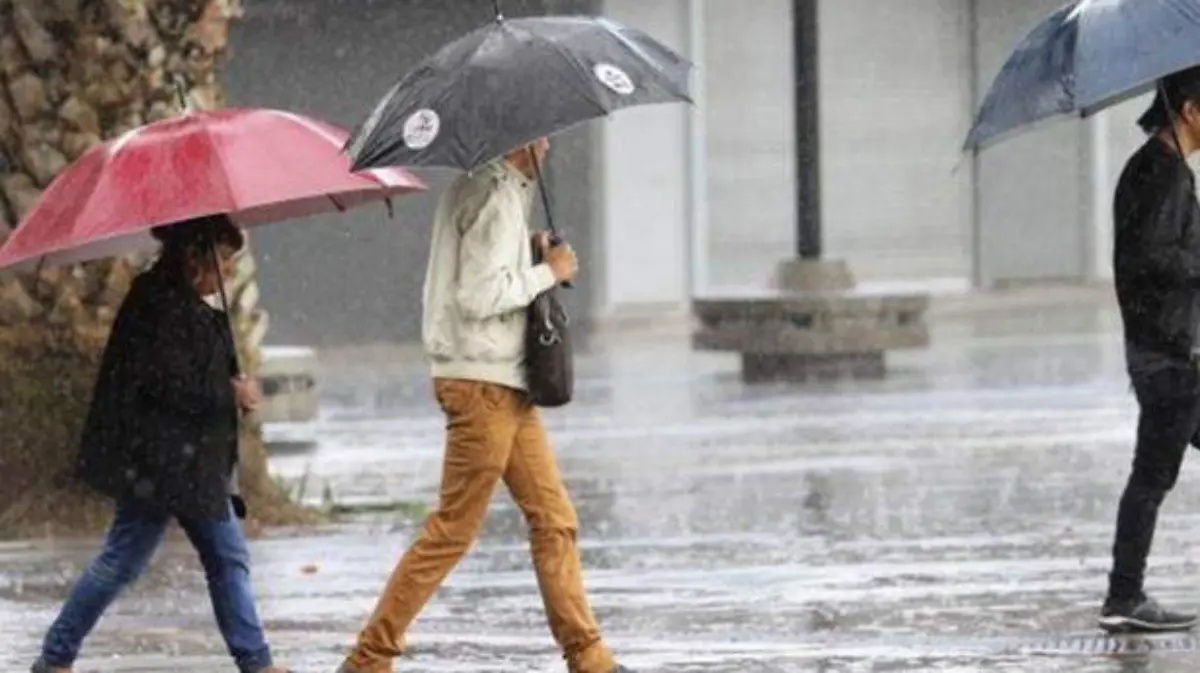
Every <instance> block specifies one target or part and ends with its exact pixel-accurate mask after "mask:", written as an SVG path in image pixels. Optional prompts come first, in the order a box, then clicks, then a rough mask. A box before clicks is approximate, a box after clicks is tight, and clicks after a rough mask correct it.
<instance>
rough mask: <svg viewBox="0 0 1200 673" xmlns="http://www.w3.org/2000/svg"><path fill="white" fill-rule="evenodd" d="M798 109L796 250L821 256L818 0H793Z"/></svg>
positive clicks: (806, 255) (804, 255) (808, 255)
mask: <svg viewBox="0 0 1200 673" xmlns="http://www.w3.org/2000/svg"><path fill="white" fill-rule="evenodd" d="M792 29H793V31H794V35H793V47H792V51H793V58H794V67H795V89H796V92H795V98H796V102H795V109H796V253H797V254H798V255H799V256H800V259H813V260H815V259H820V258H821V252H822V240H821V142H820V141H821V138H820V134H821V119H820V107H819V105H818V103H819V96H820V93H821V92H820V90H819V88H818V81H817V76H818V73H817V64H818V61H817V58H818V49H817V38H818V34H817V33H818V28H817V0H792Z"/></svg>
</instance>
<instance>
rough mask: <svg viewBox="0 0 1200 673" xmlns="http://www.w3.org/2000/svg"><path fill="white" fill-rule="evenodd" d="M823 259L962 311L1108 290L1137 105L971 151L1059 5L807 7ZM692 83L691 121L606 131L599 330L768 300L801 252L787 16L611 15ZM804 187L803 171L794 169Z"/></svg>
mask: <svg viewBox="0 0 1200 673" xmlns="http://www.w3.org/2000/svg"><path fill="white" fill-rule="evenodd" d="M811 1H812V2H816V3H817V12H818V14H817V16H818V19H817V21H818V24H817V25H818V26H819V34H820V39H819V41H818V45H819V46H818V55H819V56H818V71H817V72H818V76H819V82H820V86H819V91H820V100H819V105H820V121H821V131H820V170H821V178H820V179H821V185H822V186H821V213H822V222H823V239H824V251H825V255H826V256H827V257H830V258H842V259H846V260H848V261H849V262H850V263H851V268H852V270H853V271H854V273H855V274H856V276H857V277H858V279H859V281H860V283H864V284H873V283H881V284H883V283H891V282H903V283H905V284H915V285H918V286H926V287H929V288H930V289H948V290H951V291H958V290H969V289H971V288H987V287H995V286H1002V285H1005V284H1012V283H1023V282H1040V281H1069V282H1086V281H1093V280H1104V279H1107V278H1110V277H1111V273H1112V271H1111V264H1110V260H1109V257H1110V251H1111V240H1110V239H1111V214H1110V208H1111V207H1110V203H1111V195H1112V190H1113V187H1114V185H1115V181H1116V178H1117V175H1118V174H1119V172H1120V170H1121V167H1122V165H1123V163H1124V161H1125V159H1126V157H1127V156H1128V155H1129V154H1130V153H1131V152H1132V151H1134V150H1135V149H1136V147H1137V145H1138V144H1139V143H1140V142H1142V136H1141V134H1140V132H1139V131H1138V130H1137V129H1136V127H1135V125H1134V123H1133V122H1134V119H1135V118H1136V116H1137V115H1138V114H1139V113H1140V112H1141V110H1142V108H1143V107H1144V106H1145V105H1146V104H1147V101H1146V100H1145V99H1139V100H1136V101H1131V102H1129V103H1126V104H1124V105H1122V106H1119V107H1117V108H1114V109H1113V110H1110V111H1107V112H1105V113H1102V114H1100V115H1098V116H1097V117H1095V118H1093V119H1091V120H1087V121H1083V122H1080V121H1070V120H1064V121H1061V122H1058V123H1054V124H1049V125H1045V126H1042V127H1040V128H1038V129H1036V130H1033V131H1031V132H1029V133H1027V134H1024V135H1021V136H1018V137H1016V138H1013V139H1011V140H1008V141H1005V142H1004V143H1003V144H1000V145H998V146H995V147H993V148H990V149H988V150H986V151H985V152H983V153H982V154H981V155H979V156H978V157H973V156H971V155H969V154H964V153H963V152H962V151H961V146H962V141H963V139H964V137H965V136H966V133H967V131H968V129H969V126H970V124H971V121H972V117H973V114H974V112H975V108H976V106H977V104H978V102H979V100H980V99H981V98H982V96H983V94H984V92H985V91H986V89H987V87H988V86H989V85H990V83H991V79H992V77H993V76H994V75H995V73H996V71H997V70H998V69H999V67H1000V65H1001V64H1002V62H1003V61H1004V59H1005V58H1006V57H1007V55H1008V53H1009V51H1010V50H1011V48H1012V47H1013V46H1014V45H1015V43H1016V41H1017V40H1019V39H1020V38H1021V37H1022V36H1023V35H1024V34H1025V33H1026V32H1027V31H1028V30H1029V29H1031V28H1032V27H1033V26H1034V25H1035V24H1036V23H1037V22H1038V21H1040V20H1041V19H1042V18H1044V17H1045V16H1047V15H1048V14H1049V13H1050V12H1051V11H1052V10H1054V9H1055V8H1057V7H1058V6H1059V4H1060V0H1003V1H1002V2H997V1H995V0H991V1H989V0H811ZM603 11H604V13H605V14H606V15H607V16H610V17H612V18H614V19H617V20H618V21H622V22H624V23H627V24H629V25H631V26H634V27H637V28H641V29H642V30H645V31H646V32H648V33H650V34H651V35H654V36H655V37H658V38H659V39H661V40H663V41H664V42H665V43H667V44H668V45H670V46H672V47H674V48H676V49H677V50H679V51H680V52H681V53H683V54H685V55H688V56H689V57H690V58H691V59H692V60H693V61H694V62H695V64H696V66H697V76H696V79H695V93H696V103H697V105H696V106H695V107H693V108H688V107H685V106H662V107H655V108H648V109H636V110H627V111H623V112H621V113H619V114H618V115H616V116H615V117H613V118H612V119H611V120H610V121H606V122H602V123H600V124H597V125H596V131H595V132H596V133H597V134H599V140H598V142H597V146H598V147H599V152H598V154H599V157H598V158H597V164H598V167H599V168H598V170H599V174H600V175H601V176H602V178H601V179H600V180H598V182H597V187H596V189H597V193H596V194H595V195H594V196H595V201H596V203H597V207H598V208H599V209H600V211H601V215H600V217H599V221H600V222H601V223H603V226H602V227H601V229H602V231H603V234H602V239H603V240H602V242H601V243H600V245H599V246H598V250H597V252H599V253H600V254H599V255H598V257H599V259H598V260H597V261H596V262H594V263H600V264H601V265H602V267H603V273H602V274H601V275H602V278H603V288H602V289H600V290H599V291H598V294H597V297H596V302H597V303H598V309H599V313H600V314H601V315H604V314H619V313H621V312H622V311H626V310H634V311H636V310H638V309H645V308H647V307H653V308H655V309H658V308H662V307H686V305H687V303H688V301H689V299H690V298H691V297H693V296H697V295H704V294H711V293H713V292H720V291H724V290H727V289H730V288H744V287H766V286H767V283H768V281H769V278H770V276H771V273H772V271H773V269H774V267H775V265H776V264H777V263H778V262H780V261H782V260H783V259H786V258H788V257H791V256H793V255H794V254H795V250H796V200H797V195H796V184H797V171H798V166H797V160H796V124H795V94H794V91H795V73H794V67H793V26H792V12H793V0H605V1H604V7H603ZM801 168H802V167H801Z"/></svg>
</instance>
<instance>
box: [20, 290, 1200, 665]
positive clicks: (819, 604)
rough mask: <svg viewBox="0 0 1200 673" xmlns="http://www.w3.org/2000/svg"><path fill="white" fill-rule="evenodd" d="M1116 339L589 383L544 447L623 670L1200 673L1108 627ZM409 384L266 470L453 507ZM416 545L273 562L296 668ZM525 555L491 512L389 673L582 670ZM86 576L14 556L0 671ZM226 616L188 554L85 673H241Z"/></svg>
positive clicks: (322, 538)
mask: <svg viewBox="0 0 1200 673" xmlns="http://www.w3.org/2000/svg"><path fill="white" fill-rule="evenodd" d="M1105 306H1106V305H1105ZM1115 321H1116V317H1115V315H1114V313H1113V312H1112V311H1111V310H1109V309H1107V308H1101V309H1097V308H1095V307H1093V306H1090V305H1088V304H1087V303H1086V302H1085V303H1082V304H1080V305H1075V306H1070V305H1065V306H1060V307H1056V308H1054V309H1052V310H1032V309H1027V310H1022V309H1020V308H1013V307H1007V308H1005V310H1004V311H998V312H993V313H990V314H989V313H987V312H980V313H975V314H972V315H970V316H968V317H961V316H960V317H943V318H941V319H940V320H939V322H938V323H937V324H936V328H935V331H934V345H933V347H932V348H931V349H930V350H928V351H926V352H919V353H906V354H898V355H895V356H892V357H891V358H890V362H891V365H892V367H893V374H892V376H891V377H890V378H889V379H888V380H886V381H882V382H859V383H840V384H830V385H825V386H808V387H803V388H791V387H788V386H766V387H747V386H745V385H743V384H742V383H741V382H740V381H739V379H738V376H737V369H736V367H737V361H736V358H733V357H726V356H720V355H712V354H702V353H694V352H691V351H689V350H688V348H687V347H686V338H685V337H683V336H681V335H674V336H672V335H669V334H667V335H657V336H653V337H640V338H634V337H627V338H623V339H619V340H618V339H608V340H606V341H605V343H606V344H608V347H607V348H605V349H602V350H600V351H598V352H595V353H592V354H589V355H588V356H587V357H585V358H584V359H583V360H582V361H581V363H580V367H581V371H580V377H581V380H580V382H579V402H578V403H577V404H575V405H573V406H572V407H570V408H568V409H566V410H562V411H555V412H550V413H548V414H547V420H548V423H549V426H550V428H551V432H552V435H553V437H554V439H555V441H556V444H557V447H558V450H559V455H560V462H561V466H562V469H563V472H564V473H565V475H566V478H567V480H568V487H569V489H570V490H571V492H572V494H573V495H574V497H575V499H576V504H577V507H578V509H579V512H580V517H581V520H582V528H581V531H580V539H581V543H582V549H583V553H584V560H585V564H586V567H587V580H588V585H589V588H590V591H591V595H592V599H593V603H594V606H595V608H596V611H597V613H598V615H599V617H600V619H601V622H602V624H603V625H604V628H605V631H606V634H607V636H608V638H609V640H610V642H611V644H612V646H613V647H614V649H616V650H617V652H618V653H619V654H620V655H621V657H622V659H623V661H624V663H626V665H628V666H631V667H633V668H634V669H637V670H639V671H647V672H656V671H658V672H667V671H672V672H674V671H679V672H689V673H700V672H704V673H715V672H718V671H721V672H725V671H728V672H738V673H758V672H767V671H772V672H773V671H823V672H832V671H839V672H840V671H914V672H915V671H944V672H949V671H964V672H965V671H980V670H988V671H1068V672H1077V673H1084V672H1088V673H1091V672H1096V673H1133V672H1145V671H1155V672H1162V673H1176V672H1180V673H1181V672H1183V671H1194V670H1196V669H1197V667H1198V666H1200V653H1191V652H1188V651H1186V650H1197V649H1200V641H1196V640H1194V639H1192V638H1190V637H1185V636H1177V637H1168V638H1160V639H1150V640H1143V641H1132V640H1122V641H1117V640H1110V639H1103V638H1099V637H1098V632H1096V631H1095V630H1094V629H1093V627H1092V619H1093V618H1094V616H1095V612H1096V610H1097V608H1098V603H1099V601H1100V600H1101V598H1102V593H1103V589H1104V583H1105V572H1106V570H1107V566H1108V546H1109V544H1110V542H1111V540H1110V536H1111V527H1112V521H1113V518H1114V515H1115V507H1116V499H1117V496H1118V494H1119V491H1120V489H1121V487H1122V485H1123V482H1124V479H1125V477H1126V476H1127V469H1128V465H1129V460H1130V457H1131V446H1132V437H1133V427H1134V426H1133V422H1134V414H1135V407H1134V403H1133V399H1132V397H1131V395H1130V394H1129V392H1128V385H1127V383H1126V380H1125V378H1124V374H1123V370H1122V367H1123V362H1122V359H1121V352H1120V346H1119V332H1118V331H1116V322H1115ZM617 341H620V342H621V344H622V345H620V346H617V345H616V342H617ZM402 355H403V352H402V353H391V354H389V355H387V356H386V357H382V358H376V359H374V361H372V362H364V363H362V364H361V365H360V366H357V367H339V368H338V369H337V370H336V371H331V372H329V373H328V374H326V376H325V378H324V379H323V383H324V390H325V395H326V399H327V403H326V406H325V414H326V417H325V418H323V419H322V420H321V422H320V423H319V424H318V425H317V426H316V427H315V428H312V430H311V432H312V433H313V439H314V440H315V441H316V444H317V445H316V447H315V448H312V449H311V450H288V451H281V452H280V453H279V454H278V455H277V456H276V457H275V459H274V464H275V468H276V470H277V471H278V472H279V473H280V475H281V476H282V477H283V478H285V479H287V480H289V482H290V483H291V484H293V485H294V486H295V487H296V488H299V487H300V486H299V485H300V483H301V482H303V484H304V486H303V491H304V495H305V498H306V499H307V500H309V501H311V502H312V503H314V504H320V503H321V502H322V501H326V502H336V503H340V504H352V503H378V502H389V501H406V500H413V499H416V500H418V501H421V502H432V500H433V498H434V494H435V488H436V484H437V479H438V465H439V458H440V449H441V439H442V429H441V426H440V423H439V419H438V415H437V413H436V409H435V407H434V406H433V403H432V401H431V400H430V397H429V386H428V384H427V382H425V381H424V377H423V375H422V368H421V366H420V364H419V362H416V363H414V362H413V361H412V360H411V359H410V358H407V357H406V356H405V357H402ZM1192 473H1193V468H1191V467H1190V466H1185V469H1184V475H1183V476H1182V478H1181V480H1180V486H1179V488H1178V489H1177V491H1176V492H1175V493H1174V494H1173V495H1172V496H1171V497H1170V498H1169V500H1168V502H1167V504H1166V506H1165V508H1164V511H1163V514H1162V518H1161V525H1160V529H1159V534H1158V536H1157V539H1156V541H1155V550H1154V555H1153V556H1152V558H1151V579H1150V582H1149V588H1150V590H1151V591H1152V592H1153V593H1154V594H1156V595H1157V596H1158V597H1159V598H1160V599H1161V600H1163V601H1164V602H1168V603H1171V604H1181V605H1185V606H1187V605H1194V604H1195V603H1196V602H1197V598H1198V596H1197V591H1196V590H1195V588H1194V587H1195V585H1196V584H1197V583H1198V582H1200V564H1198V563H1197V561H1198V560H1200V488H1196V487H1195V484H1194V479H1195V478H1194V477H1193V476H1192ZM413 525H414V524H413V522H412V521H410V520H408V519H407V518H405V517H404V516H402V515H399V514H373V515H369V516H365V517H363V518H362V520H361V521H358V522H355V523H352V524H347V525H344V526H341V527H336V528H326V529H321V530H319V531H311V532H308V533H306V534H303V535H300V536H297V535H295V534H294V533H293V532H291V531H276V532H274V533H272V534H271V535H270V536H269V537H268V538H266V539H263V540H257V541H255V542H254V543H253V553H254V556H255V574H256V583H257V584H256V588H257V591H258V593H259V595H260V596H261V605H260V608H261V610H262V612H263V616H264V618H265V619H266V620H267V622H268V626H269V628H270V634H271V638H272V642H273V644H274V646H275V648H276V650H277V652H278V656H279V658H280V659H281V660H283V661H286V662H288V663H290V664H294V665H296V666H297V667H299V670H300V671H332V670H333V668H334V667H335V666H336V663H337V661H338V660H339V659H340V656H341V654H342V653H343V652H344V651H345V648H346V647H347V646H348V645H349V644H350V643H351V640H352V637H353V635H354V633H355V632H356V630H357V628H358V627H359V626H360V625H361V622H362V620H363V618H364V617H365V616H366V614H367V613H368V612H369V610H370V608H371V606H372V605H373V602H374V599H375V596H376V592H377V591H378V590H379V589H380V588H381V586H382V584H383V582H384V579H385V578H386V576H387V574H388V572H389V571H390V570H391V567H392V564H393V563H394V561H395V560H396V558H397V557H398V556H399V554H400V553H401V552H402V551H403V550H404V548H405V547H406V544H407V542H408V540H409V538H410V536H411V535H412V532H413ZM524 540H525V531H524V525H523V522H522V520H521V517H520V514H519V513H518V512H517V511H516V509H515V507H514V506H513V505H512V503H511V501H509V500H508V498H507V496H504V495H501V496H498V497H497V501H496V506H495V507H494V510H493V512H492V513H491V515H490V518H489V519H488V522H487V524H486V527H485V530H484V533H483V536H482V539H481V541H480V544H479V545H477V546H476V548H475V549H474V550H473V551H472V552H471V553H470V555H469V556H468V557H467V558H466V559H465V560H464V561H463V563H462V564H461V566H460V567H459V569H458V570H457V571H456V572H455V573H454V574H453V575H451V578H450V580H449V582H448V583H447V585H446V586H445V588H444V590H443V591H442V592H440V593H439V594H438V596H437V597H436V599H435V601H434V602H433V603H432V604H431V605H430V606H429V608H428V609H427V610H426V611H425V613H423V615H422V617H421V618H420V620H419V621H418V623H417V625H416V626H415V628H414V630H413V633H412V634H411V639H410V640H411V642H412V644H413V651H412V653H411V656H410V657H409V658H407V659H405V660H403V661H402V662H400V665H398V667H397V669H398V670H400V671H430V672H449V671H505V672H522V671H529V672H533V671H539V672H541V671H545V672H550V671H561V670H562V665H561V663H560V662H559V661H558V659H557V656H556V653H555V650H554V648H553V646H552V643H551V641H550V637H549V634H548V632H547V630H546V627H545V625H544V621H543V618H542V615H541V603H540V600H539V598H538V594H537V588H536V584H535V580H534V577H533V574H532V572H531V569H530V566H529V562H528V560H527V556H526V551H525V544H524ZM95 548H96V541H94V540H82V541H71V542H63V541H57V542H44V541H37V542H29V543H11V544H6V545H0V643H3V645H0V671H9V670H12V671H19V670H22V665H24V664H26V662H27V660H28V658H29V657H30V655H31V653H32V652H33V651H34V650H35V649H36V644H37V641H38V638H39V637H40V634H41V631H42V630H43V629H44V628H45V626H46V625H47V624H48V622H49V621H50V620H51V619H52V618H53V615H54V611H55V609H56V607H57V602H58V601H60V600H61V599H62V597H63V596H64V595H65V592H66V591H67V590H68V588H69V583H70V581H71V580H72V579H73V577H74V576H75V575H76V574H77V573H78V572H79V570H80V569H81V567H82V565H83V564H84V563H85V562H86V560H87V559H88V557H89V555H90V554H91V553H93V552H94V550H95ZM208 610H209V608H208V605H207V598H206V595H205V593H204V590H203V578H202V575H201V574H200V572H199V569H198V566H197V564H196V563H195V561H194V560H193V558H192V554H191V552H190V550H189V548H188V547H187V546H186V545H185V544H183V543H181V542H180V541H174V542H172V543H171V544H169V545H168V546H167V547H165V548H164V549H163V551H162V552H160V554H159V556H158V557H157V559H156V561H155V563H154V565H153V567H152V568H151V570H150V571H149V572H148V574H147V576H146V577H144V578H143V580H142V581H141V582H139V583H138V584H137V585H136V586H135V587H133V588H132V589H131V591H130V592H129V595H128V596H126V597H125V598H124V599H122V600H120V601H119V602H118V603H117V604H116V605H114V606H113V608H112V610H111V611H110V613H109V614H108V616H107V617H106V619H105V620H104V621H103V622H102V623H101V625H100V626H99V627H98V629H97V631H96V632H95V634H94V636H93V637H92V638H91V639H90V640H89V641H88V643H87V648H86V651H85V658H84V660H83V661H81V662H80V666H79V667H78V670H79V671H105V672H117V671H122V672H132V671H164V670H179V671H227V670H232V668H231V666H230V664H229V663H228V661H227V659H226V657H225V656H224V655H223V654H222V646H221V644H220V641H219V638H218V637H217V635H216V630H215V627H214V626H213V624H212V622H211V617H210V616H209V612H208ZM1146 649H1149V650H1150V651H1149V652H1148V653H1147V652H1144V651H1141V652H1139V651H1140V650H1146Z"/></svg>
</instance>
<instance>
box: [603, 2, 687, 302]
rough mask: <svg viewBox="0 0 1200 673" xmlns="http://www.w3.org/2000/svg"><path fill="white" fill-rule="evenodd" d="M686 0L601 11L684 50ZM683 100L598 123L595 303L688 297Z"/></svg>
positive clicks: (607, 6) (618, 4)
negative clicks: (598, 289) (599, 275)
mask: <svg viewBox="0 0 1200 673" xmlns="http://www.w3.org/2000/svg"><path fill="white" fill-rule="evenodd" d="M690 5H691V0H656V1H655V2H646V0H606V1H605V3H604V14H605V16H607V17H609V18H611V19H614V20H617V21H620V22H621V23H624V24H625V25H628V26H631V27H634V28H638V29H640V30H643V31H645V32H646V33H648V34H650V35H652V36H654V37H656V38H658V39H659V40H661V41H662V42H663V43H664V44H666V45H667V46H668V47H671V48H672V49H675V50H676V51H678V52H679V53H681V54H685V55H686V54H687V53H688V52H689V43H688V42H689V40H688V21H689V13H690V10H691V7H690ZM691 114H693V111H692V110H689V109H688V106H686V105H682V104H680V105H674V104H670V105H656V106H650V107H641V108H632V109H628V110H622V111H620V112H618V113H617V114H615V115H613V116H611V117H610V118H608V119H607V120H606V121H603V122H600V123H599V124H598V126H599V128H600V129H601V142H600V155H601V156H602V158H603V162H602V163H603V167H602V175H603V178H602V180H601V181H600V185H601V187H602V190H603V197H602V203H603V209H602V213H601V216H600V222H602V223H603V224H602V226H601V238H602V242H601V246H600V247H601V249H602V250H603V252H604V260H605V262H606V264H605V273H604V276H605V278H604V282H603V298H602V300H601V302H600V303H601V306H600V309H601V311H602V312H605V313H619V312H620V311H621V310H622V309H623V308H625V307H630V306H635V305H642V306H647V305H649V306H654V307H662V306H664V305H665V306H681V305H683V304H684V303H685V302H686V301H687V298H688V297H689V295H690V293H689V260H690V249H689V245H690V236H689V231H690V229H691V222H690V218H689V205H688V199H689V190H690V183H689V172H688V153H689V140H690V139H689V117H690V115H691Z"/></svg>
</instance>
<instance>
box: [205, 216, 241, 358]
mask: <svg viewBox="0 0 1200 673" xmlns="http://www.w3.org/2000/svg"><path fill="white" fill-rule="evenodd" d="M209 251H210V252H211V254H212V263H213V269H215V270H216V274H217V293H218V294H220V296H221V308H223V309H225V324H226V325H227V326H228V327H229V329H228V330H227V334H226V336H228V337H229V352H230V353H232V354H233V374H234V376H238V375H240V374H241V373H242V364H241V358H239V357H238V352H237V338H236V337H235V336H234V335H233V312H232V311H231V310H230V308H229V297H227V296H226V295H225V278H224V277H222V276H221V256H220V254H218V253H217V240H216V236H213V238H212V241H211V244H210V245H209Z"/></svg>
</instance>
